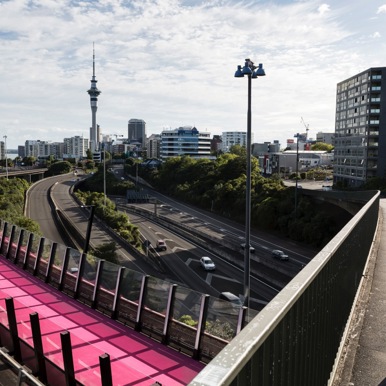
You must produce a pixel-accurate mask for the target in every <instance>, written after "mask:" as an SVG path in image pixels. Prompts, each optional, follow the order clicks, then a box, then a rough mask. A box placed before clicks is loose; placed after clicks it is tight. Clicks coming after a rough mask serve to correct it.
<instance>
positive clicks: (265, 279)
mask: <svg viewBox="0 0 386 386" xmlns="http://www.w3.org/2000/svg"><path fill="white" fill-rule="evenodd" d="M117 172H118V173H117V178H121V176H120V174H121V173H122V171H120V170H117ZM78 177H80V178H82V176H78ZM74 183H75V179H74V176H73V175H72V174H68V175H65V176H57V177H52V178H50V179H46V180H41V181H39V182H38V183H35V184H34V185H33V186H32V187H31V189H30V192H29V194H28V205H27V211H26V214H27V216H29V217H31V218H32V219H34V220H36V221H37V222H38V223H39V224H40V226H41V230H42V232H43V235H44V236H45V237H47V238H49V239H51V240H53V241H56V242H58V243H61V244H66V242H65V238H64V237H62V235H61V234H60V232H58V230H57V229H56V227H54V226H52V224H53V216H52V213H51V208H50V206H49V205H48V199H47V198H48V196H47V191H48V190H49V188H50V187H51V186H53V189H52V197H53V198H54V200H55V204H56V207H57V208H58V209H60V210H62V211H63V212H65V213H67V214H68V215H71V216H72V217H73V216H75V218H76V220H75V222H76V224H77V226H81V229H79V231H80V232H84V233H83V234H85V232H86V226H87V212H86V213H85V209H82V208H80V207H79V204H77V203H76V202H75V201H74V199H73V198H72V197H71V195H70V187H71V186H72V185H73V184H74ZM149 193H150V194H151V195H152V196H153V197H156V198H157V200H159V201H161V202H162V203H163V205H162V206H161V205H159V206H158V207H157V210H158V211H159V213H160V214H161V213H162V215H168V216H170V218H171V219H173V221H175V222H177V223H178V224H182V223H183V224H184V225H186V224H188V225H189V226H191V227H192V229H200V230H201V231H204V232H207V233H210V234H212V235H213V236H216V237H218V243H219V244H218V245H219V250H220V249H221V248H223V246H222V244H224V240H227V241H230V242H233V243H234V244H235V245H236V246H239V245H240V243H242V241H243V227H242V226H240V224H236V223H233V222H232V221H228V220H225V219H223V218H220V217H216V216H214V214H212V213H207V212H203V211H199V210H197V209H195V208H192V207H189V206H187V205H184V204H182V203H178V202H176V201H174V200H171V199H170V198H168V197H165V196H162V195H160V194H159V193H157V192H154V191H149ZM116 202H117V204H118V209H119V210H122V211H124V212H127V213H128V215H129V218H130V221H131V222H132V223H133V224H134V225H137V226H138V227H139V228H140V231H141V233H142V235H143V238H144V239H146V240H149V241H150V242H151V243H152V245H155V243H156V240H157V239H163V240H165V241H166V244H167V247H168V249H167V251H162V252H158V256H159V258H160V259H162V262H163V265H164V266H166V267H169V269H170V272H167V273H165V272H162V273H161V272H159V270H157V267H154V266H150V265H149V264H148V263H147V262H146V261H145V259H144V260H143V261H142V259H136V258H134V257H133V256H131V255H130V251H127V250H125V248H124V247H122V246H121V247H120V248H119V253H120V254H121V261H122V262H124V263H123V264H122V265H124V266H127V267H128V268H130V269H134V270H136V271H139V272H146V273H147V274H149V275H151V276H155V277H159V278H162V279H166V280H170V281H172V282H176V283H178V284H181V285H183V286H185V287H188V288H191V289H193V290H195V291H198V292H201V293H207V294H209V295H212V296H215V297H217V296H218V295H219V293H220V292H223V291H230V292H233V293H235V294H236V295H239V296H240V294H242V293H243V280H244V278H243V269H242V268H240V265H239V264H232V262H230V261H229V260H227V259H224V258H222V256H221V254H215V253H213V249H212V251H210V250H208V249H206V248H204V247H203V246H202V245H197V244H195V243H194V242H192V241H191V240H188V239H186V238H184V237H182V236H180V235H178V234H176V233H174V232H173V231H171V230H167V229H166V228H163V227H162V226H160V225H158V224H157V223H154V222H152V221H150V220H149V219H147V218H146V217H142V216H138V215H136V214H135V213H133V212H132V211H131V210H130V206H129V205H127V204H126V202H125V200H124V198H119V199H117V200H116ZM146 206H147V207H148V208H147V209H148V210H155V209H154V208H155V207H154V205H153V204H144V205H143V206H142V207H145V208H146ZM110 241H111V237H110V236H109V235H108V234H107V233H106V232H105V230H104V229H103V227H99V226H98V223H95V222H94V225H93V231H92V235H91V245H92V246H94V247H95V246H96V244H98V243H99V244H100V243H106V242H110ZM251 242H252V245H253V247H254V248H255V249H256V254H251V264H257V262H256V261H254V260H259V259H267V261H269V263H270V264H271V267H267V266H266V265H265V264H259V265H258V270H259V275H254V274H251V285H250V287H251V297H250V306H251V308H253V309H257V310H258V309H261V308H262V307H263V306H264V305H265V304H266V303H267V302H269V301H270V300H271V299H272V298H273V297H274V296H275V295H276V294H277V293H278V291H279V290H280V289H281V288H282V286H280V285H277V283H274V284H272V282H275V280H272V278H273V276H276V277H281V276H282V274H281V273H280V272H279V271H280V270H292V271H293V272H295V273H296V272H297V271H299V270H300V269H301V267H302V266H304V265H305V264H307V262H308V261H309V260H310V259H311V258H312V257H313V256H314V255H315V254H316V252H317V251H313V250H312V249H310V248H307V247H304V246H298V245H295V244H294V243H292V242H290V241H288V240H283V239H280V238H277V237H275V236H274V235H270V234H263V233H257V232H252V235H251ZM275 248H280V249H283V250H285V251H286V252H287V253H288V254H289V255H290V262H279V261H272V257H271V250H272V249H275ZM79 249H81V248H79ZM231 253H233V254H234V256H235V259H236V258H237V259H241V260H242V259H243V252H242V251H241V249H239V250H238V251H236V252H235V251H231ZM202 256H210V257H211V258H212V260H214V261H215V263H216V271H214V272H206V271H204V270H202V269H201V267H200V265H199V259H200V257H202ZM275 267H276V269H275ZM285 280H287V281H288V277H287V279H285Z"/></svg>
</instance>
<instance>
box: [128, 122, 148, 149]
mask: <svg viewBox="0 0 386 386" xmlns="http://www.w3.org/2000/svg"><path fill="white" fill-rule="evenodd" d="M127 138H128V140H129V143H138V144H140V146H141V148H142V149H143V148H145V141H146V122H145V121H144V120H142V119H130V120H129V124H128V136H127Z"/></svg>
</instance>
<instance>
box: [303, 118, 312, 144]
mask: <svg viewBox="0 0 386 386" xmlns="http://www.w3.org/2000/svg"><path fill="white" fill-rule="evenodd" d="M301 119H302V120H301V122H302V123H303V125H304V127H305V128H306V140H307V139H308V130H309V126H310V125H309V124H308V123H306V122H304V119H303V117H301Z"/></svg>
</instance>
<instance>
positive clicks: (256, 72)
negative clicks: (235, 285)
mask: <svg viewBox="0 0 386 386" xmlns="http://www.w3.org/2000/svg"><path fill="white" fill-rule="evenodd" d="M244 75H247V77H248V112H247V181H246V189H245V192H246V196H245V250H244V305H245V306H247V307H249V293H250V248H251V138H252V111H251V105H252V79H255V78H257V77H259V76H265V71H264V69H263V65H262V64H261V63H260V64H259V66H258V67H256V66H255V65H254V64H253V62H252V61H251V60H250V59H245V65H244V67H243V68H241V66H240V65H239V66H237V71H236V72H235V78H243V77H244Z"/></svg>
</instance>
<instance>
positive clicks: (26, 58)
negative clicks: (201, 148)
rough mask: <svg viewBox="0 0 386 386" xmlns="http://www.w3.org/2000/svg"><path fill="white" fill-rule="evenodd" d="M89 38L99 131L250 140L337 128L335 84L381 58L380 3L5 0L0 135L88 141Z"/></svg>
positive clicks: (385, 48)
mask: <svg viewBox="0 0 386 386" xmlns="http://www.w3.org/2000/svg"><path fill="white" fill-rule="evenodd" d="M93 45H94V47H95V69H96V79H97V81H98V83H97V87H98V89H99V90H100V91H101V94H100V95H99V100H98V111H97V123H98V124H99V125H100V127H101V131H102V133H103V134H110V135H113V138H114V135H123V136H124V137H127V124H128V121H129V119H132V118H136V119H143V120H144V121H145V122H146V131H147V135H148V136H150V135H151V134H156V133H161V131H162V130H168V129H175V128H178V127H180V126H195V127H196V128H197V129H198V130H199V131H206V132H210V133H211V135H221V133H222V132H224V131H246V129H247V107H248V100H247V96H248V84H247V78H246V77H245V78H235V77H234V73H235V71H236V69H237V65H243V64H244V60H245V59H246V58H250V59H251V60H252V61H253V62H254V63H255V64H258V63H262V64H263V67H264V69H265V72H266V76H265V77H260V78H258V79H254V80H253V82H252V92H251V94H252V108H251V111H252V133H253V138H254V142H258V143H260V142H271V141H273V140H279V141H280V143H281V144H282V147H285V143H286V140H287V139H291V138H293V137H294V134H296V133H298V132H300V133H301V132H305V128H306V127H307V128H308V129H309V131H308V136H309V137H311V138H316V133H317V132H320V131H323V132H333V131H334V122H335V98H336V85H337V83H339V82H341V81H343V80H345V79H347V78H349V77H351V76H353V75H355V74H357V73H359V72H362V71H365V70H367V69H368V68H370V67H384V66H386V0H327V1H315V0H299V1H290V0H249V1H248V0H246V1H244V0H202V1H193V0H83V1H75V0H0V136H1V138H0V140H2V141H4V140H5V138H4V137H5V136H6V141H7V148H8V149H16V148H17V146H18V145H24V143H25V141H26V140H42V141H43V140H46V141H53V142H54V141H62V140H63V138H68V137H72V136H76V135H80V136H82V135H83V136H84V137H85V138H89V128H90V126H91V108H90V99H89V95H88V94H87V90H88V89H89V88H90V84H91V83H90V80H91V77H92V58H93Z"/></svg>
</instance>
